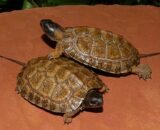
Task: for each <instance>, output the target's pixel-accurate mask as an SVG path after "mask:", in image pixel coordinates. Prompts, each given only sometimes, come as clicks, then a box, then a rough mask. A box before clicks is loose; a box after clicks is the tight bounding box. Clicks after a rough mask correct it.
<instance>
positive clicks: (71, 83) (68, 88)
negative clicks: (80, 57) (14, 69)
mask: <svg viewBox="0 0 160 130" xmlns="http://www.w3.org/2000/svg"><path fill="white" fill-rule="evenodd" d="M17 81H18V82H17V90H18V92H19V93H20V94H21V95H22V97H24V98H25V99H26V100H28V101H29V102H31V103H33V104H35V105H37V106H39V107H42V108H44V109H46V110H49V111H53V112H60V113H66V112H71V111H73V110H76V109H77V108H78V107H79V106H80V105H81V103H82V101H83V100H84V98H85V96H86V94H87V92H88V91H89V90H90V89H93V88H97V89H100V88H102V87H103V86H104V84H103V83H102V81H101V80H100V79H99V78H98V77H97V75H96V74H95V73H93V72H91V71H89V70H88V69H86V68H85V67H83V66H81V65H79V64H77V63H75V62H73V61H71V60H68V59H66V58H62V57H61V58H57V59H53V60H48V58H47V57H39V58H35V59H32V60H30V61H29V62H28V64H27V65H26V67H24V68H23V69H22V71H21V72H20V73H19V75H18V76H17Z"/></svg>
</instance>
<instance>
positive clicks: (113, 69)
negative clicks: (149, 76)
mask: <svg viewBox="0 0 160 130" xmlns="http://www.w3.org/2000/svg"><path fill="white" fill-rule="evenodd" d="M59 42H60V43H61V44H62V46H63V49H64V53H65V55H66V56H68V57H71V58H73V59H75V60H77V61H79V62H81V63H83V64H85V65H89V66H91V67H93V68H96V69H100V70H102V71H105V72H109V73H113V74H115V73H116V74H117V73H127V72H130V71H131V67H132V66H136V65H138V64H139V62H140V58H139V53H138V51H137V49H136V48H135V47H134V46H133V45H131V44H130V43H129V42H128V41H127V40H126V39H124V38H123V37H122V36H121V35H118V34H114V33H112V32H110V31H104V30H101V29H98V28H91V27H68V28H65V29H64V38H63V40H62V41H59Z"/></svg>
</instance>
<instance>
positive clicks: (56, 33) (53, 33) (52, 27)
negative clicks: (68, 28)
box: [40, 19, 63, 41]
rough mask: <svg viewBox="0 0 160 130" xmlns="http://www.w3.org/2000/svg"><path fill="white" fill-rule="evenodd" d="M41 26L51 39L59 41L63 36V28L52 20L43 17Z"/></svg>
mask: <svg viewBox="0 0 160 130" xmlns="http://www.w3.org/2000/svg"><path fill="white" fill-rule="evenodd" d="M40 26H41V28H42V30H43V31H44V33H45V35H46V36H47V37H48V38H49V39H50V40H53V41H58V40H61V39H62V38H63V28H62V27H61V26H60V25H59V24H57V23H55V22H53V21H52V20H50V19H42V20H41V21H40Z"/></svg>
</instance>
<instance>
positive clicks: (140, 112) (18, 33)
mask: <svg viewBox="0 0 160 130" xmlns="http://www.w3.org/2000/svg"><path fill="white" fill-rule="evenodd" d="M42 18H50V19H52V20H54V21H56V22H58V23H59V24H61V25H63V26H82V25H87V26H92V27H98V28H101V29H104V30H111V31H113V32H115V33H118V34H121V35H124V37H125V38H126V39H128V40H129V41H130V42H131V43H132V44H133V45H134V46H135V47H136V48H137V49H138V50H139V52H143V53H149V52H156V51H160V28H159V27H160V9H159V8H156V7H152V6H131V7H130V6H118V5H114V6H104V5H97V6H59V7H51V8H37V9H31V10H23V11H13V12H9V13H1V14H0V54H1V55H5V56H8V57H12V58H15V59H17V60H20V61H23V62H26V61H28V60H29V59H31V58H32V57H38V56H43V55H47V54H48V53H49V52H51V50H52V48H51V47H49V46H48V45H47V44H46V43H45V42H44V41H43V40H42V38H41V36H42V34H43V32H42V30H41V28H40V26H39V21H40V19H42ZM141 62H142V63H146V64H149V65H150V66H151V68H152V71H153V74H152V79H151V80H147V81H143V80H139V79H138V77H137V76H135V75H128V76H126V77H120V78H116V77H109V76H102V75H100V78H101V79H102V80H103V81H104V82H105V84H107V85H108V86H109V88H110V91H109V93H108V94H105V95H104V107H103V112H101V113H92V112H86V111H84V112H81V113H80V114H79V115H77V116H76V117H75V118H74V119H73V122H72V123H71V124H69V125H64V124H63V118H62V117H61V116H57V115H54V114H51V113H48V112H46V111H43V110H42V109H39V108H37V107H35V106H33V105H31V104H30V103H28V102H27V101H25V100H24V99H23V98H21V96H20V95H18V94H17V93H16V92H15V87H16V76H17V74H18V73H19V71H20V69H21V66H19V65H17V64H14V63H12V62H9V61H6V60H3V59H0V82H1V85H0V104H1V106H0V130H71V129H72V130H132V129H133V130H160V116H159V115H160V69H159V66H160V56H155V57H150V58H145V59H142V60H141Z"/></svg>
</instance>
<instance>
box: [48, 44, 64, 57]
mask: <svg viewBox="0 0 160 130" xmlns="http://www.w3.org/2000/svg"><path fill="white" fill-rule="evenodd" d="M62 52H63V48H62V45H61V44H58V45H57V46H56V48H55V49H54V51H52V52H51V53H50V54H49V55H48V58H49V60H51V59H55V58H58V57H60V56H61V55H62Z"/></svg>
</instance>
